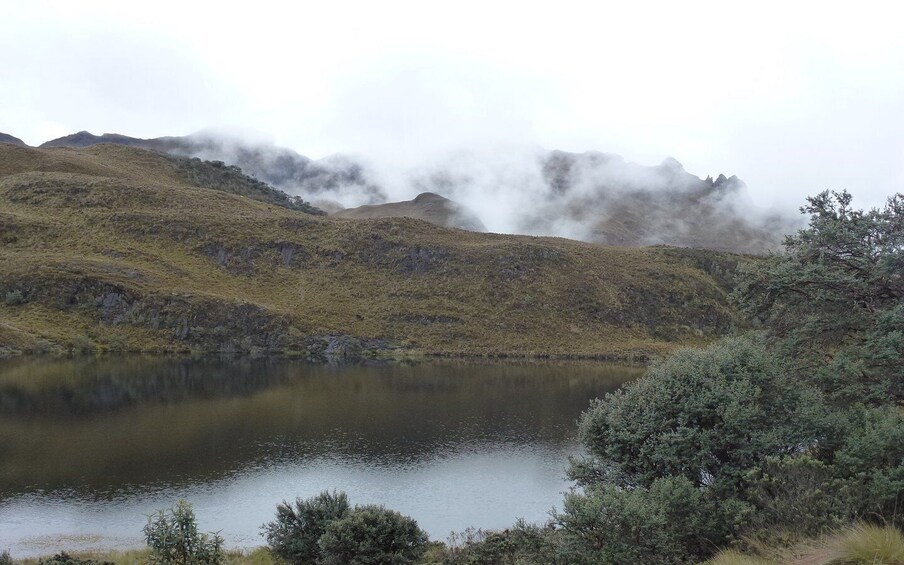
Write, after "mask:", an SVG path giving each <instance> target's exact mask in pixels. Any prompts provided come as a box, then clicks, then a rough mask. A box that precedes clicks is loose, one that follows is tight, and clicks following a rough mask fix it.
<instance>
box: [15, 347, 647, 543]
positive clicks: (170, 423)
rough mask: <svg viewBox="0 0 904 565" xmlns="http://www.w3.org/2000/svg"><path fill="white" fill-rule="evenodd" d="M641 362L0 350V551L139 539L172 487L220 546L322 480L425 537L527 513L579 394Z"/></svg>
mask: <svg viewBox="0 0 904 565" xmlns="http://www.w3.org/2000/svg"><path fill="white" fill-rule="evenodd" d="M640 373H641V369H638V368H628V367H620V366H613V365H606V364H600V363H548V364H547V363H482V364H475V363H456V362H437V363H423V364H415V365H407V366H406V365H398V364H393V365H370V366H362V365H346V366H314V365H308V364H304V363H299V362H292V361H275V360H210V359H207V360H189V359H159V358H143V357H128V358H105V359H77V360H65V361H45V360H38V361H35V360H15V361H7V362H3V363H0V549H9V550H10V551H11V553H12V555H13V557H17V556H18V557H21V556H26V555H34V554H45V553H51V552H53V551H56V550H57V549H60V548H66V549H70V550H73V549H80V548H81V549H85V548H91V547H102V548H109V547H127V546H137V545H142V543H143V540H142V538H141V528H142V526H143V525H144V524H145V523H146V520H147V519H146V517H145V516H146V515H147V514H149V513H150V512H153V511H154V510H155V509H158V508H163V507H168V506H170V505H171V504H172V503H173V502H175V501H176V500H177V499H179V498H185V499H187V500H188V501H189V502H191V503H192V504H193V506H194V508H195V512H196V515H197V516H198V520H199V522H200V526H201V528H202V529H203V530H205V531H208V530H220V531H221V535H223V536H224V537H225V538H226V541H227V545H229V546H256V545H261V544H262V543H263V539H262V538H261V536H260V526H261V524H263V523H264V522H266V521H268V520H270V519H272V518H273V516H274V514H275V508H276V504H277V503H278V502H280V501H281V500H283V499H289V500H292V499H294V498H295V497H296V496H301V497H308V496H311V495H313V494H316V493H317V492H319V491H321V490H324V489H337V490H344V491H346V492H348V494H349V497H350V499H351V501H352V503H353V504H354V503H357V504H365V503H380V504H385V505H386V506H387V507H390V508H393V509H395V510H399V511H400V512H402V513H405V514H409V515H411V516H413V517H414V518H415V519H417V521H418V522H419V524H420V525H421V526H422V527H423V528H424V529H426V530H427V531H428V532H429V533H430V535H431V538H433V539H444V538H445V537H446V536H447V535H448V534H449V533H450V532H451V531H452V530H462V529H464V528H466V527H468V526H474V527H482V528H501V527H505V526H508V525H510V524H512V523H513V522H514V521H515V520H516V519H517V518H519V517H523V518H526V519H527V520H528V521H542V520H544V519H545V518H546V516H547V512H548V511H549V509H550V508H551V507H552V506H556V505H560V504H561V498H562V495H561V493H562V492H563V491H565V490H566V489H567V488H568V486H569V484H568V483H567V481H566V480H565V478H564V470H565V467H566V465H567V458H568V456H569V455H572V454H576V453H579V450H580V448H579V445H578V443H577V440H576V427H575V420H576V418H577V417H578V416H579V415H580V413H581V412H582V411H583V410H584V409H585V408H586V407H587V405H588V402H589V401H590V399H592V398H594V397H597V396H600V395H602V394H603V393H605V392H607V391H610V390H614V389H615V388H617V387H619V386H620V385H621V384H622V383H624V382H626V381H627V380H630V379H633V378H636V377H637V376H639V375H640Z"/></svg>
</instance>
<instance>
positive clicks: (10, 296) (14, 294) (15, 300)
mask: <svg viewBox="0 0 904 565" xmlns="http://www.w3.org/2000/svg"><path fill="white" fill-rule="evenodd" d="M5 302H6V305H7V306H18V305H19V304H24V303H25V297H24V296H22V291H21V290H11V291H9V292H7V293H6V300H5Z"/></svg>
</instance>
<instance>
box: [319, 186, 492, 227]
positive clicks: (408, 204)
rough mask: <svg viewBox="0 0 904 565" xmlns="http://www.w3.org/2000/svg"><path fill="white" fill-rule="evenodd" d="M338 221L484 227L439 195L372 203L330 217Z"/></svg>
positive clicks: (470, 212)
mask: <svg viewBox="0 0 904 565" xmlns="http://www.w3.org/2000/svg"><path fill="white" fill-rule="evenodd" d="M333 215H334V216H335V217H337V218H355V219H363V218H417V219H419V220H424V221H427V222H430V223H431V224H436V225H438V226H443V227H447V228H458V229H463V230H469V231H477V232H485V231H487V228H486V226H484V225H483V222H481V221H480V218H478V217H477V216H476V215H474V212H472V211H470V210H468V209H467V208H464V207H463V206H460V205H458V204H456V203H455V202H452V201H451V200H449V199H448V198H444V197H442V196H440V195H439V194H434V193H432V192H424V193H422V194H419V195H417V196H416V197H415V198H414V200H408V201H404V202H390V203H387V204H371V205H364V206H359V207H358V208H348V209H345V210H342V211H339V212H337V213H335V214H333Z"/></svg>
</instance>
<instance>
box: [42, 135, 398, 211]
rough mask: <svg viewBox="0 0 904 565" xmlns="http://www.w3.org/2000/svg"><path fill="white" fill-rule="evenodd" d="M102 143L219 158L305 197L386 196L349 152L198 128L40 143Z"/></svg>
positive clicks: (375, 199)
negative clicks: (312, 150) (313, 152)
mask: <svg viewBox="0 0 904 565" xmlns="http://www.w3.org/2000/svg"><path fill="white" fill-rule="evenodd" d="M101 143H115V144H117V145H127V146H130V147H140V148H142V149H150V150H152V151H159V152H161V153H169V154H172V155H180V156H185V157H198V158H200V159H204V160H214V161H223V162H225V163H227V164H229V165H234V166H237V167H239V168H241V169H242V171H244V172H245V173H246V174H248V175H250V176H252V177H255V178H257V179H260V180H261V181H263V182H266V183H267V184H270V185H272V186H275V187H278V188H280V189H282V190H284V191H286V192H288V193H290V194H296V195H303V196H304V197H305V198H308V199H316V198H318V196H320V195H323V194H325V193H329V194H330V195H331V196H332V195H333V193H335V192H336V191H341V190H344V191H348V192H351V193H354V194H355V196H356V198H357V199H358V200H361V201H364V202H367V203H379V202H384V201H385V200H386V195H385V194H384V193H383V192H382V191H381V190H380V189H379V188H378V187H377V186H376V185H375V184H373V183H372V182H370V181H369V180H368V179H366V178H365V175H364V171H363V167H362V165H361V164H359V163H357V162H355V161H354V160H352V159H350V158H348V157H345V156H341V155H337V156H333V157H328V158H326V159H321V160H319V161H314V160H311V159H309V158H307V157H305V156H303V155H300V154H298V153H297V152H295V151H293V150H291V149H287V148H285V147H277V146H275V145H271V144H266V143H250V142H246V141H243V140H241V139H239V138H236V137H229V136H225V135H214V134H211V133H205V132H199V133H195V134H191V135H186V136H181V137H156V138H151V139H139V138H136V137H129V136H126V135H120V134H117V133H105V134H103V135H94V134H92V133H90V132H87V131H80V132H78V133H74V134H72V135H67V136H64V137H60V138H57V139H53V140H50V141H48V142H46V143H43V144H41V146H40V147H41V148H49V147H90V146H92V145H98V144H101Z"/></svg>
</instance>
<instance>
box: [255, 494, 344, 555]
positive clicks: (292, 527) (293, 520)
mask: <svg viewBox="0 0 904 565" xmlns="http://www.w3.org/2000/svg"><path fill="white" fill-rule="evenodd" d="M349 511H350V507H349V503H348V496H346V494H345V493H344V492H340V493H336V492H332V493H330V492H328V491H324V492H321V493H320V494H318V495H317V496H313V497H311V498H308V499H305V500H302V499H300V498H298V499H296V500H295V506H294V508H293V506H292V505H291V504H289V503H288V502H283V503H282V504H280V505H279V506H277V507H276V520H274V521H272V522H270V523H268V524H265V525H264V537H265V538H266V540H267V546H268V547H269V548H270V551H271V552H272V553H273V554H274V555H276V556H277V557H279V558H281V559H284V560H285V561H288V562H289V563H314V562H316V561H317V559H319V557H320V552H321V550H320V546H319V545H318V544H317V542H318V541H319V540H320V537H321V536H322V535H323V534H324V532H325V531H326V527H327V525H329V524H330V523H331V522H333V521H335V520H339V519H340V518H344V517H345V516H346V515H347V514H348V513H349Z"/></svg>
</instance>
